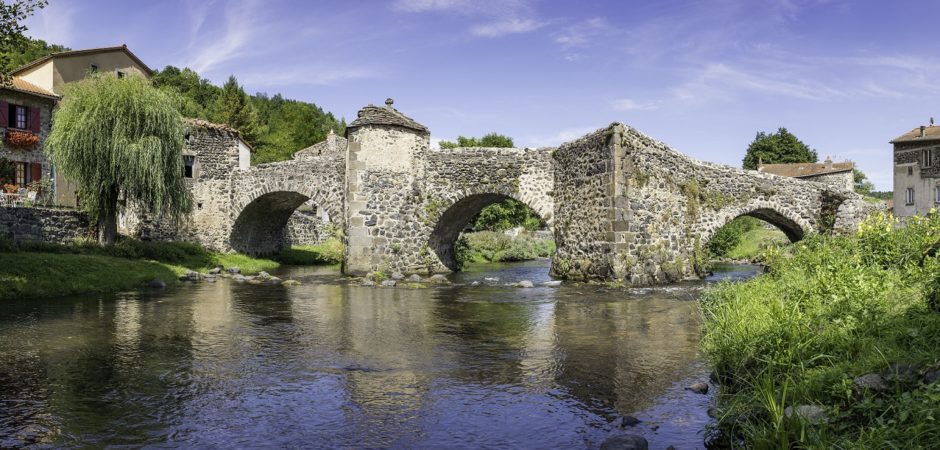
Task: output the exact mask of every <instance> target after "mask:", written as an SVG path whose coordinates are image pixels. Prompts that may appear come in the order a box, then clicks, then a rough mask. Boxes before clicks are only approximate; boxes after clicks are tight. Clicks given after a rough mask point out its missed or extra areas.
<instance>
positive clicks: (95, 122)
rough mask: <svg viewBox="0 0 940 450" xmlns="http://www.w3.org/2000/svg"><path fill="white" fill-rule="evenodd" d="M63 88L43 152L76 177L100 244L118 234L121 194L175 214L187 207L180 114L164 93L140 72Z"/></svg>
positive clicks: (98, 77)
mask: <svg viewBox="0 0 940 450" xmlns="http://www.w3.org/2000/svg"><path fill="white" fill-rule="evenodd" d="M65 89H66V91H65V95H64V97H63V100H62V102H61V103H59V106H58V108H57V109H56V112H55V126H54V127H53V129H52V132H51V133H50V134H49V137H48V138H47V139H46V143H45V151H46V154H47V155H48V156H49V159H50V160H51V161H52V163H53V164H55V166H56V167H57V168H58V170H59V171H60V172H61V173H62V174H63V175H64V176H66V177H68V178H70V179H72V180H75V181H76V182H77V183H78V184H79V187H80V191H79V192H80V196H81V202H82V206H83V207H84V208H85V209H86V210H88V212H89V215H90V216H91V218H92V220H93V221H94V222H95V223H97V224H98V239H99V241H100V242H101V243H102V244H112V243H114V240H115V238H116V236H117V212H118V211H117V209H118V197H119V196H121V197H123V198H125V199H126V200H127V202H128V203H133V204H135V205H139V206H140V207H142V208H144V209H145V210H146V211H147V212H151V213H154V214H157V215H167V216H171V217H172V216H177V217H178V216H179V215H181V214H183V213H185V212H186V211H188V210H189V209H190V204H191V201H190V196H189V193H188V191H187V189H186V187H185V185H184V183H183V157H182V148H183V133H184V129H183V122H182V116H181V115H180V113H179V111H177V109H176V107H175V105H174V102H173V100H172V99H171V98H170V97H169V96H167V95H166V94H165V93H164V92H162V91H160V90H159V89H156V88H154V87H153V86H152V85H151V84H150V82H149V81H147V80H146V79H144V78H142V77H137V76H130V77H125V78H121V79H119V78H117V77H116V76H114V75H111V74H99V75H94V76H90V77H88V78H85V79H84V80H82V81H78V82H75V83H71V84H68V85H66V88H65Z"/></svg>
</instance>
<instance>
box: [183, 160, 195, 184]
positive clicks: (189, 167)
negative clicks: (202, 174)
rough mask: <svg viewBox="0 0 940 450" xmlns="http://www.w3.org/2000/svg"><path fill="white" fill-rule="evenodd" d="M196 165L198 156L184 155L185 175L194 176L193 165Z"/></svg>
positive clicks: (187, 176)
mask: <svg viewBox="0 0 940 450" xmlns="http://www.w3.org/2000/svg"><path fill="white" fill-rule="evenodd" d="M194 165H196V157H195V156H192V155H183V176H184V177H186V178H192V177H193V166H194Z"/></svg>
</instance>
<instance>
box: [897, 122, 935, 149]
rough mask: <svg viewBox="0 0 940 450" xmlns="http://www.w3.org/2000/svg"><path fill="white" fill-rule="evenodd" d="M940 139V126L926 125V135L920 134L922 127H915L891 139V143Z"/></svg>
mask: <svg viewBox="0 0 940 450" xmlns="http://www.w3.org/2000/svg"><path fill="white" fill-rule="evenodd" d="M937 140H940V126H933V125H931V126H929V127H924V137H921V136H920V127H917V128H914V129H913V130H911V131H908V132H907V133H904V134H902V135H900V136H898V137H896V138H894V140H892V141H891V144H896V143H899V142H915V141H937Z"/></svg>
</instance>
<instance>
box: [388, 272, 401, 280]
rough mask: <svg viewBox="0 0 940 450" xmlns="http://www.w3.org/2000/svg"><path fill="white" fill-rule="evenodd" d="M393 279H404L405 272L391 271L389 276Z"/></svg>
mask: <svg viewBox="0 0 940 450" xmlns="http://www.w3.org/2000/svg"><path fill="white" fill-rule="evenodd" d="M389 278H391V279H393V280H395V281H400V280H404V279H405V274H403V273H401V272H392V275H391V276H390V277H389Z"/></svg>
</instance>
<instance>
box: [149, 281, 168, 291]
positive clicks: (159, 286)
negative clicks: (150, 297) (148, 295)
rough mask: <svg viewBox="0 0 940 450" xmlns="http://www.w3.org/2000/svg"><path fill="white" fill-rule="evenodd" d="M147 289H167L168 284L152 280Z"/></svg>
mask: <svg viewBox="0 0 940 450" xmlns="http://www.w3.org/2000/svg"><path fill="white" fill-rule="evenodd" d="M147 287H149V288H151V289H165V288H166V283H165V282H163V280H150V281H148V282H147Z"/></svg>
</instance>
